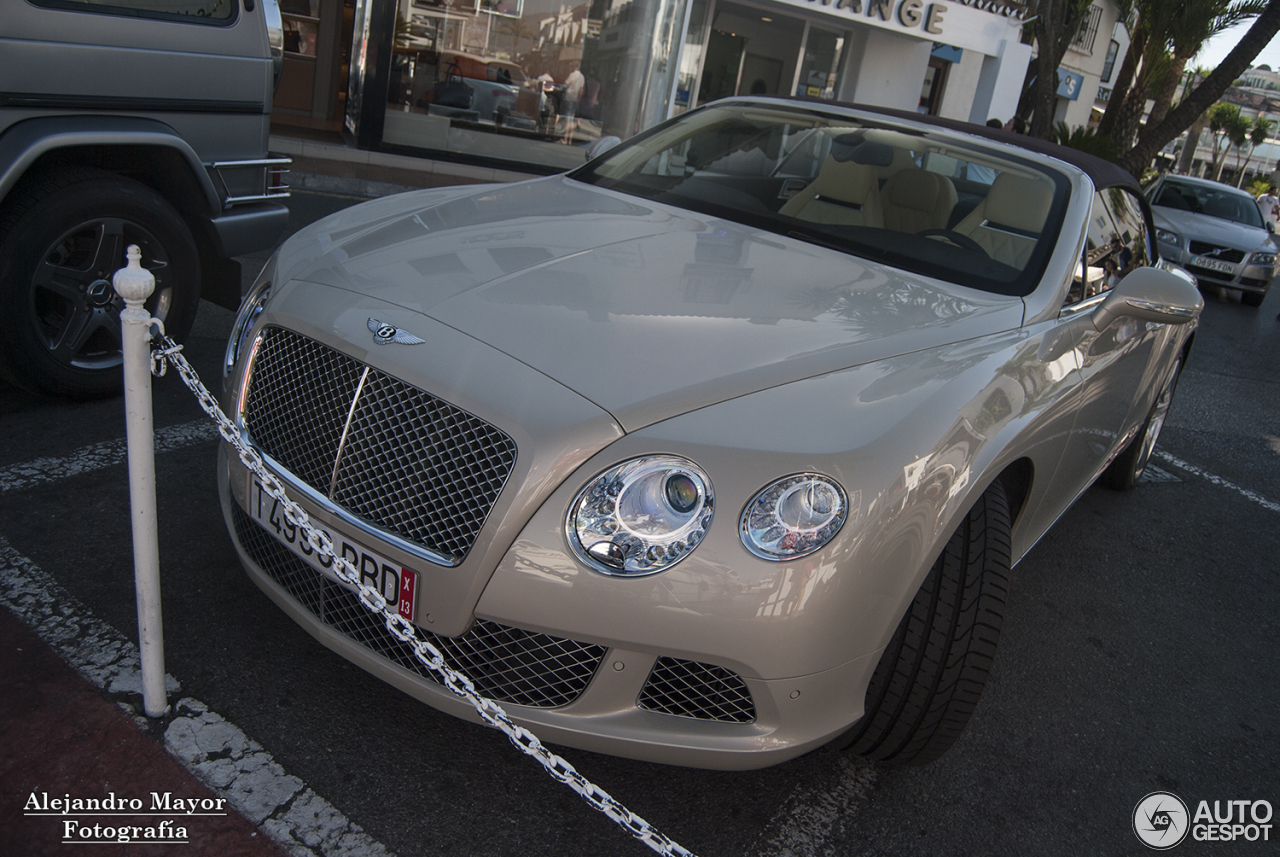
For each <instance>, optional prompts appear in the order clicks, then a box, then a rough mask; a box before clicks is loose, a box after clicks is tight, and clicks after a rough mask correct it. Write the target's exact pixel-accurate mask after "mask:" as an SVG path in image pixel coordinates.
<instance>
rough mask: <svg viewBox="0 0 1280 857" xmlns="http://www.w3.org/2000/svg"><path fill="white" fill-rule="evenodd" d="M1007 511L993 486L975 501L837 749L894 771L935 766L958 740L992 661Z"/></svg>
mask: <svg viewBox="0 0 1280 857" xmlns="http://www.w3.org/2000/svg"><path fill="white" fill-rule="evenodd" d="M1009 532H1010V522H1009V504H1008V501H1007V499H1006V497H1005V492H1004V488H1003V486H1002V485H1001V484H1000V483H999V482H995V483H992V485H991V487H990V488H988V489H987V490H986V492H985V493H984V494H983V495H982V496H981V497H980V498H979V499H978V502H977V503H976V504H974V507H973V508H972V509H970V510H969V513H968V514H967V515H965V516H964V519H963V520H962V521H961V523H960V526H959V528H958V529H957V530H956V531H955V533H954V534H953V535H952V536H951V539H950V540H949V541H948V542H947V546H946V548H945V549H944V550H943V551H942V555H941V556H939V557H938V559H937V561H936V562H935V563H934V564H933V568H931V569H930V570H929V574H928V576H927V577H926V578H925V580H924V584H923V585H922V586H921V587H920V590H919V591H918V592H917V593H916V596H915V599H914V600H913V601H912V602H911V607H910V608H909V609H908V610H907V614H906V615H905V616H903V617H902V621H901V622H899V623H898V629H897V631H895V632H894V635H893V639H892V640H890V641H889V645H888V646H887V647H886V648H885V650H884V654H883V655H881V657H880V663H879V664H878V665H877V666H876V671H875V674H874V675H873V676H872V677H871V684H870V685H868V687H867V700H866V710H865V713H864V714H863V717H862V719H861V720H859V721H858V722H857V723H856V724H854V726H853V728H852V729H851V730H850V731H849V732H848V733H847V734H846V735H845V737H844V738H843V740H842V742H841V743H843V744H844V746H845V747H846V748H847V749H849V750H850V751H852V752H855V753H859V754H861V755H863V756H867V757H868V758H871V759H876V760H879V761H885V762H893V763H896V764H903V765H922V764H925V763H927V762H931V761H933V760H934V759H936V758H938V757H939V756H941V755H942V754H943V753H944V752H946V751H947V749H949V748H950V747H951V745H952V744H954V743H955V742H956V739H957V738H959V737H960V733H961V732H963V731H964V728H965V725H966V724H968V722H969V718H970V717H971V716H972V715H973V710H974V708H975V707H976V706H977V704H978V699H979V697H981V696H982V690H983V688H984V687H986V683H987V676H988V674H989V673H990V671H991V663H992V660H993V658H994V657H995V651H996V644H997V643H998V642H999V640H1000V629H1001V627H1002V625H1003V624H1004V607H1005V599H1006V598H1007V596H1008V591H1009V567H1010V556H1011V552H1010V535H1009Z"/></svg>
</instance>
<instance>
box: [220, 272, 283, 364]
mask: <svg viewBox="0 0 1280 857" xmlns="http://www.w3.org/2000/svg"><path fill="white" fill-rule="evenodd" d="M269 297H271V280H270V279H263V280H262V281H261V282H259V283H257V284H256V285H255V286H254V287H253V288H252V289H250V290H249V294H247V295H245V296H244V300H242V301H241V302H240V310H239V311H238V312H237V313H236V321H235V324H233V325H232V326H231V338H230V339H228V340H227V353H226V356H225V357H223V360H222V380H223V381H226V379H227V377H228V376H229V375H230V374H231V370H232V369H234V368H236V361H237V360H239V359H240V354H241V353H242V352H243V351H244V346H245V343H247V342H249V340H251V339H252V338H253V336H254V335H255V334H256V333H257V327H258V316H260V315H262V309H263V307H265V306H266V305H267V298H269Z"/></svg>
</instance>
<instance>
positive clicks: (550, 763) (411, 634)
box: [151, 334, 694, 857]
mask: <svg viewBox="0 0 1280 857" xmlns="http://www.w3.org/2000/svg"><path fill="white" fill-rule="evenodd" d="M158 340H159V342H160V343H161V346H160V347H158V348H156V349H154V350H153V351H152V353H151V359H152V373H153V374H156V375H163V374H164V366H165V361H166V360H167V361H168V362H171V363H172V364H173V367H174V368H175V369H177V370H178V375H179V376H181V378H182V382H183V383H184V384H186V385H187V387H189V388H190V389H191V392H193V393H195V395H196V399H198V400H199V402H200V407H201V408H203V409H204V412H205V413H207V414H208V415H209V416H211V417H213V419H214V421H215V422H216V423H217V424H218V433H219V434H220V435H222V438H223V440H225V441H226V442H227V443H229V444H231V445H232V446H234V447H235V449H236V452H237V453H238V454H239V456H240V461H241V462H242V463H243V464H244V466H245V467H247V468H249V470H251V471H252V472H253V473H254V475H255V476H257V477H258V480H259V481H260V482H261V483H262V488H263V490H265V491H266V492H267V493H268V494H270V495H271V496H272V497H273V498H274V499H276V500H278V501H280V505H281V506H282V507H283V509H284V516H285V518H286V519H287V520H288V521H289V523H291V524H293V525H295V526H297V527H299V528H301V529H302V531H303V532H304V533H305V535H306V539H307V543H308V544H309V545H311V547H312V548H313V549H315V550H316V551H317V552H318V553H319V554H320V556H321V557H328V558H331V559H332V560H333V570H334V572H335V573H336V574H337V575H338V577H339V578H340V579H341V580H342V581H343V582H344V583H346V584H347V585H349V586H352V587H355V588H356V590H357V591H358V592H359V594H360V603H361V604H363V605H364V606H365V607H367V608H368V609H369V610H371V611H372V612H374V613H378V614H380V615H381V616H382V618H383V621H384V622H385V623H386V627H387V630H388V631H390V632H391V634H392V635H393V636H395V638H396V639H397V640H400V641H401V642H402V643H406V644H408V645H409V646H411V647H412V648H413V653H414V656H415V657H416V658H417V659H418V660H419V661H421V662H422V664H423V665H424V666H426V667H427V668H428V669H430V670H431V671H432V672H433V673H435V674H436V675H437V676H439V678H440V681H441V683H442V684H443V685H444V686H445V687H447V688H448V689H449V690H450V691H452V692H453V694H454V695H456V696H459V697H461V698H462V699H465V700H466V701H467V702H469V703H471V705H472V706H473V707H474V708H475V710H476V711H477V712H478V713H479V715H480V717H481V718H482V719H483V720H484V721H485V723H488V724H489V725H490V726H493V727H495V728H497V729H500V730H502V732H503V733H505V734H506V736H507V737H508V738H509V739H511V743H512V744H514V745H515V746H516V747H517V748H519V749H520V751H521V752H523V753H525V754H526V755H529V756H532V757H533V758H535V759H537V760H538V762H539V763H540V764H541V765H542V767H544V768H546V770H547V773H549V774H551V776H553V777H555V778H556V779H557V780H559V781H560V782H562V783H564V784H565V785H567V786H568V787H569V788H571V789H573V790H574V791H575V792H577V793H578V794H579V795H581V796H582V799H583V800H585V801H586V802H587V803H589V804H590V805H591V806H592V807H594V808H595V809H597V810H599V811H600V812H602V813H604V814H605V815H606V816H608V817H609V818H610V819H612V820H613V821H614V822H615V823H616V824H618V825H619V826H620V827H622V828H623V829H624V830H626V831H627V832H628V833H630V834H631V835H632V836H634V837H635V838H636V839H639V840H640V841H641V842H643V843H644V844H645V845H648V846H649V847H650V848H651V849H653V850H654V851H656V852H658V853H659V854H663V855H668V857H694V855H693V852H691V851H688V850H686V849H685V848H682V847H680V845H678V844H676V843H675V842H673V841H672V840H671V839H669V838H668V837H667V836H665V835H664V834H662V833H661V832H659V831H658V829H657V828H655V827H653V826H652V825H651V824H649V823H648V822H647V821H645V820H644V819H643V818H641V817H640V816H638V815H636V814H635V813H633V812H631V810H629V809H627V808H626V807H625V806H623V805H622V804H621V803H619V802H618V801H617V800H616V799H614V798H613V797H612V796H610V795H609V793H608V792H606V791H604V790H603V789H601V788H600V787H599V786H597V785H595V784H593V783H592V782H591V781H590V780H588V779H587V778H586V777H584V776H582V774H580V773H578V771H577V770H576V769H575V768H574V767H573V765H571V764H569V763H568V762H567V761H565V760H564V759H563V758H561V757H560V756H558V755H556V754H555V753H552V752H551V751H550V750H548V749H547V748H546V747H544V746H543V745H542V742H541V741H539V740H538V738H537V736H536V735H534V734H533V733H532V732H530V731H529V730H528V729H525V728H524V727H523V726H521V725H519V724H517V723H515V722H514V721H512V720H511V718H510V717H509V716H508V715H507V713H506V712H505V711H503V710H502V707H501V706H500V705H498V703H496V702H494V701H493V700H492V699H488V698H486V697H484V696H481V695H480V694H479V693H478V692H477V691H476V688H475V685H474V684H473V683H472V681H471V679H469V678H467V676H466V675H464V674H463V673H460V672H458V671H457V670H455V669H453V668H452V667H450V666H449V665H448V664H446V663H445V661H444V655H442V654H441V653H440V650H439V649H437V648H436V647H435V646H433V645H432V644H431V642H430V641H428V640H425V639H423V638H421V637H420V636H418V631H417V627H416V626H415V625H414V624H413V623H412V622H410V621H409V620H408V619H405V618H404V617H403V616H401V615H400V614H399V613H398V612H396V611H395V610H394V609H393V608H392V606H391V605H390V604H389V603H388V601H387V599H386V598H385V597H384V596H383V595H382V593H381V592H379V591H378V590H376V589H374V588H373V587H371V586H369V585H367V584H365V583H363V582H362V581H361V580H360V577H359V574H358V572H357V570H356V568H355V566H353V565H352V564H351V563H350V561H348V560H347V559H345V558H344V557H341V556H339V555H337V554H335V553H334V550H333V542H332V540H331V539H330V538H329V536H328V535H327V534H326V533H325V532H323V531H322V530H318V529H316V528H315V527H313V526H312V525H311V519H310V517H309V516H308V515H307V513H306V512H305V511H304V510H303V509H302V507H300V506H299V505H298V504H297V503H294V502H293V501H292V500H290V499H289V498H288V497H287V496H285V493H284V486H283V485H282V484H281V483H280V480H279V479H278V478H277V477H276V476H275V475H274V474H272V473H270V472H269V471H268V470H267V469H266V467H265V466H264V465H263V462H262V456H261V455H259V454H258V452H257V450H255V449H253V448H252V447H250V446H249V445H247V444H246V443H245V442H244V441H243V440H242V439H241V437H240V432H239V431H238V430H237V429H236V425H235V423H234V422H232V421H231V419H230V418H229V417H228V416H227V415H226V414H224V413H223V412H222V408H220V407H219V406H218V400H217V399H216V398H214V396H213V394H212V393H210V392H209V390H208V389H207V388H205V386H204V384H202V383H201V382H200V378H199V376H197V375H196V371H195V369H193V368H192V367H191V364H190V363H189V362H187V358H186V357H184V356H183V355H182V346H181V345H178V344H176V343H175V342H174V341H173V339H171V338H170V337H169V336H167V335H164V334H161V336H160V337H158Z"/></svg>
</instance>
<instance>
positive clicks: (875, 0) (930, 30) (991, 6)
mask: <svg viewBox="0 0 1280 857" xmlns="http://www.w3.org/2000/svg"><path fill="white" fill-rule="evenodd" d="M781 2H783V3H784V4H786V5H788V6H798V7H800V8H803V9H810V10H815V11H819V12H825V13H827V14H829V15H832V16H838V17H840V18H842V19H843V20H845V21H846V22H849V23H859V24H867V25H869V26H872V27H876V28H879V29H889V30H896V31H897V32H899V33H902V34H903V35H911V36H915V37H917V38H921V39H929V40H931V41H945V42H946V43H947V44H949V45H954V46H955V47H957V48H960V49H962V50H976V51H979V52H981V53H984V54H988V55H990V56H996V55H998V54H999V51H1000V42H1001V41H1004V40H1013V41H1015V42H1016V41H1017V39H1018V28H1019V27H1020V26H1021V16H1022V15H1023V14H1024V13H1023V10H1022V9H1021V8H1020V7H1011V6H1006V5H1004V4H1002V3H999V2H995V0H956V2H946V3H944V2H930V0H781ZM944 36H945V38H944Z"/></svg>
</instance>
